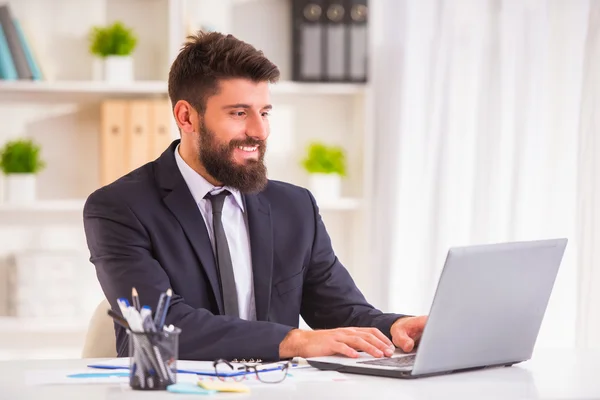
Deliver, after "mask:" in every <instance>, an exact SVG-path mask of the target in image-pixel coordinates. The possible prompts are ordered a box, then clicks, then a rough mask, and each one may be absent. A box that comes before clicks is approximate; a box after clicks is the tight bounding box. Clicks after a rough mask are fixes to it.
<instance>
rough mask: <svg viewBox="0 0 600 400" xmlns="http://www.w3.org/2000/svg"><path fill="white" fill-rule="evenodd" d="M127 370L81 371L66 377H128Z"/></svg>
mask: <svg viewBox="0 0 600 400" xmlns="http://www.w3.org/2000/svg"><path fill="white" fill-rule="evenodd" d="M128 376H129V372H83V373H80V374H71V375H67V378H82V379H85V378H112V377H128Z"/></svg>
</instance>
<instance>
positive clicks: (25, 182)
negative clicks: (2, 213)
mask: <svg viewBox="0 0 600 400" xmlns="http://www.w3.org/2000/svg"><path fill="white" fill-rule="evenodd" d="M4 195H5V201H6V203H8V204H24V203H33V202H34V201H35V199H36V175H35V174H7V175H6V176H5V180H4Z"/></svg>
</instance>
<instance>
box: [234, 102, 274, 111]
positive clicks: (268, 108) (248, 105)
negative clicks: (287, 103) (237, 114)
mask: <svg viewBox="0 0 600 400" xmlns="http://www.w3.org/2000/svg"><path fill="white" fill-rule="evenodd" d="M223 108H224V109H229V108H252V106H251V105H250V104H244V103H237V104H229V105H226V106H223ZM271 109H273V106H272V105H271V104H267V105H266V106H264V107H263V108H262V110H271Z"/></svg>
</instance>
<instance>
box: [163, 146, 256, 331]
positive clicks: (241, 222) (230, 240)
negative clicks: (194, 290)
mask: <svg viewBox="0 0 600 400" xmlns="http://www.w3.org/2000/svg"><path fill="white" fill-rule="evenodd" d="M175 160H176V161H177V166H178V167H179V171H181V175H183V179H184V180H185V183H186V184H187V186H188V187H189V189H190V192H191V193H192V196H193V197H194V200H195V201H196V204H197V205H198V208H199V209H200V213H201V214H202V217H203V218H204V222H205V223H206V228H207V230H208V235H209V237H210V241H211V244H212V248H213V254H215V239H214V231H213V224H212V204H211V202H210V200H208V199H205V198H204V196H206V194H207V193H218V192H220V191H222V190H223V189H227V190H229V191H230V192H231V195H230V196H227V197H226V198H225V202H224V203H223V211H222V216H221V218H222V221H223V229H224V230H225V235H226V236H227V244H228V245H229V252H230V253H231V262H232V264H233V273H234V276H235V285H236V287H237V296H238V307H239V311H240V318H242V319H246V320H251V321H253V320H256V307H255V304H254V284H253V278H252V258H251V256H250V240H249V235H248V228H247V226H246V220H245V218H244V212H245V209H244V200H243V198H242V195H241V193H240V192H239V191H238V190H236V189H233V188H230V187H225V188H224V187H216V186H214V185H212V184H211V183H209V182H208V181H207V180H206V179H204V177H203V176H202V175H200V174H199V173H197V172H196V171H194V170H193V169H192V167H190V166H189V165H188V164H187V163H186V162H185V161H184V160H183V158H181V155H180V154H179V145H177V147H176V148H175Z"/></svg>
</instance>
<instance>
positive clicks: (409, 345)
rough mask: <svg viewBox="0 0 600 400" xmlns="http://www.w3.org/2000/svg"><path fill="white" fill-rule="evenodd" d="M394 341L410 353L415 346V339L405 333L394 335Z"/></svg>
mask: <svg viewBox="0 0 600 400" xmlns="http://www.w3.org/2000/svg"><path fill="white" fill-rule="evenodd" d="M394 343H395V344H396V346H398V347H400V348H401V349H402V351H404V352H406V353H410V352H411V351H413V349H414V347H415V341H414V340H413V339H412V338H411V337H410V336H408V335H407V334H406V333H402V334H400V335H398V336H395V337H394Z"/></svg>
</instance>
